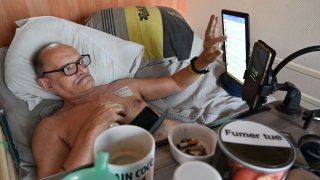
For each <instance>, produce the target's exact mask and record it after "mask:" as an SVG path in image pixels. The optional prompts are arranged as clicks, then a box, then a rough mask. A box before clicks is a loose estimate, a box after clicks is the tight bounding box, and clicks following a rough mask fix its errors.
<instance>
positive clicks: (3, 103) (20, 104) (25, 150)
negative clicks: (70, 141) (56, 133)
mask: <svg viewBox="0 0 320 180" xmlns="http://www.w3.org/2000/svg"><path fill="white" fill-rule="evenodd" d="M6 51H7V48H0V107H1V108H2V109H3V110H4V112H5V114H6V116H7V120H8V124H9V128H10V130H11V135H12V137H13V139H14V142H15V144H16V146H17V148H18V152H19V156H20V161H21V163H20V167H21V169H23V171H22V170H21V171H20V172H19V173H20V174H19V176H20V178H22V177H21V175H22V174H21V173H23V176H25V175H27V174H29V173H31V174H35V172H33V171H34V170H35V168H34V167H35V165H36V164H35V161H34V158H33V155H32V150H31V141H32V135H33V131H34V128H35V126H36V125H37V123H38V122H39V121H40V119H41V118H42V117H44V116H47V115H49V114H52V113H53V111H54V110H55V109H57V108H58V107H60V106H61V105H62V101H57V100H45V101H43V102H41V104H39V105H38V106H37V107H36V108H35V109H33V110H32V111H29V110H28V106H27V103H26V102H24V101H22V100H20V99H18V98H17V97H16V96H15V95H13V94H12V93H11V91H10V90H9V89H8V88H7V86H6V84H5V82H4V77H3V61H4V57H5V54H6ZM30 168H31V169H30ZM27 169H29V170H27Z"/></svg>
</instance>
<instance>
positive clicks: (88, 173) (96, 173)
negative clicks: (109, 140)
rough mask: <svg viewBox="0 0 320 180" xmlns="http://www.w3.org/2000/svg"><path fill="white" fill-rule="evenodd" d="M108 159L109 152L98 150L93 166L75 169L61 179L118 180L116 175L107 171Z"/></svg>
mask: <svg viewBox="0 0 320 180" xmlns="http://www.w3.org/2000/svg"><path fill="white" fill-rule="evenodd" d="M108 161H109V153H107V152H99V153H98V158H97V160H96V162H95V164H94V166H93V167H91V168H85V169H81V170H78V171H75V172H73V173H71V174H69V175H67V176H65V177H64V178H63V179H62V180H84V179H85V180H87V179H90V180H103V179H107V180H119V179H118V177H117V176H115V175H113V174H112V173H111V172H110V171H109V168H108Z"/></svg>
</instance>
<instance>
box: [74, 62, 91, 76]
mask: <svg viewBox="0 0 320 180" xmlns="http://www.w3.org/2000/svg"><path fill="white" fill-rule="evenodd" d="M77 66H78V71H77V73H78V74H82V73H86V72H88V71H89V69H88V66H87V67H83V66H81V65H80V64H77Z"/></svg>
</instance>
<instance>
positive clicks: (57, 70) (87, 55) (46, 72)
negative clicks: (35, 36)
mask: <svg viewBox="0 0 320 180" xmlns="http://www.w3.org/2000/svg"><path fill="white" fill-rule="evenodd" d="M84 57H88V58H89V60H90V61H89V63H88V65H86V66H83V67H88V66H89V64H90V63H91V58H90V54H82V55H80V57H79V59H78V60H77V61H76V62H72V63H68V64H66V65H64V66H63V67H62V68H60V69H56V70H52V71H45V72H43V73H42V77H44V75H45V74H48V73H54V72H60V71H62V72H63V74H64V75H66V76H72V75H74V74H75V73H77V72H78V65H82V64H80V61H81V60H82V59H83V58H84ZM70 64H76V71H75V72H74V73H72V74H69V75H67V74H66V72H65V70H64V68H66V67H68V66H69V65H70Z"/></svg>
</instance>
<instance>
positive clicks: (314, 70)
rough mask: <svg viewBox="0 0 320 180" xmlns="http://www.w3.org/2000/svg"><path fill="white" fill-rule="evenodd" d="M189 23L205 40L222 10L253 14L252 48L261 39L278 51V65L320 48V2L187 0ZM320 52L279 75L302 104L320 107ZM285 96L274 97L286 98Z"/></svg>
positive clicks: (281, 94)
mask: <svg viewBox="0 0 320 180" xmlns="http://www.w3.org/2000/svg"><path fill="white" fill-rule="evenodd" d="M186 1H187V17H186V20H187V21H188V23H189V24H190V26H191V27H192V28H193V30H194V31H195V32H196V33H197V34H198V35H199V36H200V37H203V35H204V31H205V28H206V26H207V23H208V20H209V17H210V15H211V14H215V15H219V16H220V13H221V9H230V10H234V11H242V12H247V13H249V15H250V31H251V33H250V39H251V42H250V43H251V45H250V46H251V48H252V46H253V44H254V42H256V41H257V40H259V39H261V40H263V41H265V42H266V43H267V44H269V45H270V46H271V47H273V48H274V49H275V50H276V51H277V58H276V63H279V62H280V61H281V60H282V59H284V58H285V57H287V56H288V55H290V54H291V53H293V52H295V51H297V50H299V49H301V48H304V47H306V46H313V45H320V11H319V10H318V8H319V7H320V1H319V0H304V1H303V0H281V1H279V0H197V1H195V0H186ZM319 57H320V52H319V51H318V52H313V53H309V54H307V55H303V56H300V57H299V58H297V59H295V60H293V61H291V63H290V64H289V65H287V66H286V69H283V70H282V71H280V73H279V74H278V79H279V82H285V81H290V82H292V83H294V84H295V85H296V86H297V87H298V88H299V89H300V90H301V91H302V92H303V100H302V103H301V104H302V105H303V106H306V107H307V108H311V109H314V108H316V107H317V108H319V107H320V93H319V89H320V58H319ZM276 63H275V64H276ZM283 95H284V93H276V94H275V96H276V97H278V98H283V97H282V96H283Z"/></svg>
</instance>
